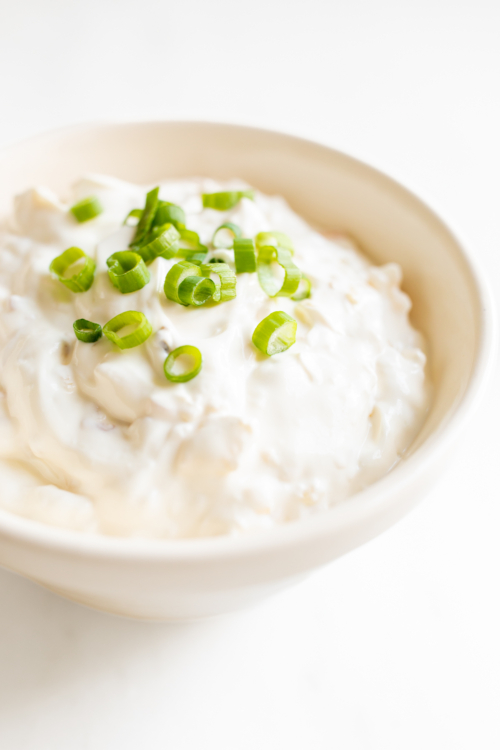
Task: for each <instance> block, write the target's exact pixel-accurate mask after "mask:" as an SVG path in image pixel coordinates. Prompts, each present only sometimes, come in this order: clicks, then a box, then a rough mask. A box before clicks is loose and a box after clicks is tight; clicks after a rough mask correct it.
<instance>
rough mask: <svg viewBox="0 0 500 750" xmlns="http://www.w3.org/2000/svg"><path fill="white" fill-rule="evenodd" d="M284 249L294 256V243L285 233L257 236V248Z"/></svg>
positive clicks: (263, 233)
mask: <svg viewBox="0 0 500 750" xmlns="http://www.w3.org/2000/svg"><path fill="white" fill-rule="evenodd" d="M266 246H267V247H284V248H285V250H290V252H291V253H292V255H293V243H292V240H291V239H290V237H289V236H288V235H287V234H284V233H283V232H259V234H257V235H256V236H255V247H256V248H257V250H260V248H261V247H266Z"/></svg>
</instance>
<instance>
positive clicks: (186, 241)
mask: <svg viewBox="0 0 500 750" xmlns="http://www.w3.org/2000/svg"><path fill="white" fill-rule="evenodd" d="M179 235H180V240H179V245H180V247H181V248H187V249H190V250H196V248H198V247H205V245H201V243H200V235H199V234H198V232H193V230H192V229H186V228H185V227H183V228H181V229H179Z"/></svg>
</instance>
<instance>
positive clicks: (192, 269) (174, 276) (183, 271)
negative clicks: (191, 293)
mask: <svg viewBox="0 0 500 750" xmlns="http://www.w3.org/2000/svg"><path fill="white" fill-rule="evenodd" d="M188 276H201V271H200V267H199V266H197V265H195V264H194V263H189V261H187V260H181V261H179V263H176V264H175V265H173V266H172V268H171V269H170V270H169V272H168V273H167V275H166V277H165V283H164V285H163V291H164V292H165V297H166V298H167V299H169V300H172V302H177V303H178V304H179V305H185V304H186V303H184V302H182V301H181V299H180V298H179V287H180V285H181V284H182V282H183V281H184V279H186V278H187V277H188Z"/></svg>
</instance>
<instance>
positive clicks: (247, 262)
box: [233, 238, 257, 273]
mask: <svg viewBox="0 0 500 750" xmlns="http://www.w3.org/2000/svg"><path fill="white" fill-rule="evenodd" d="M233 247H234V265H235V267H236V273H254V271H256V270H257V262H256V260H255V248H254V246H253V240H245V239H241V238H239V239H235V240H234V244H233Z"/></svg>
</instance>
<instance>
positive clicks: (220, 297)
mask: <svg viewBox="0 0 500 750" xmlns="http://www.w3.org/2000/svg"><path fill="white" fill-rule="evenodd" d="M200 271H201V274H202V276H207V277H210V276H211V275H212V276H216V280H215V291H214V293H213V294H212V299H213V301H214V302H229V301H230V300H232V299H234V298H235V297H236V276H235V274H234V273H233V271H232V270H231V268H230V267H229V266H228V265H227V263H223V262H222V261H218V262H216V263H212V261H210V262H209V263H205V264H204V265H202V266H201V268H200Z"/></svg>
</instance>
